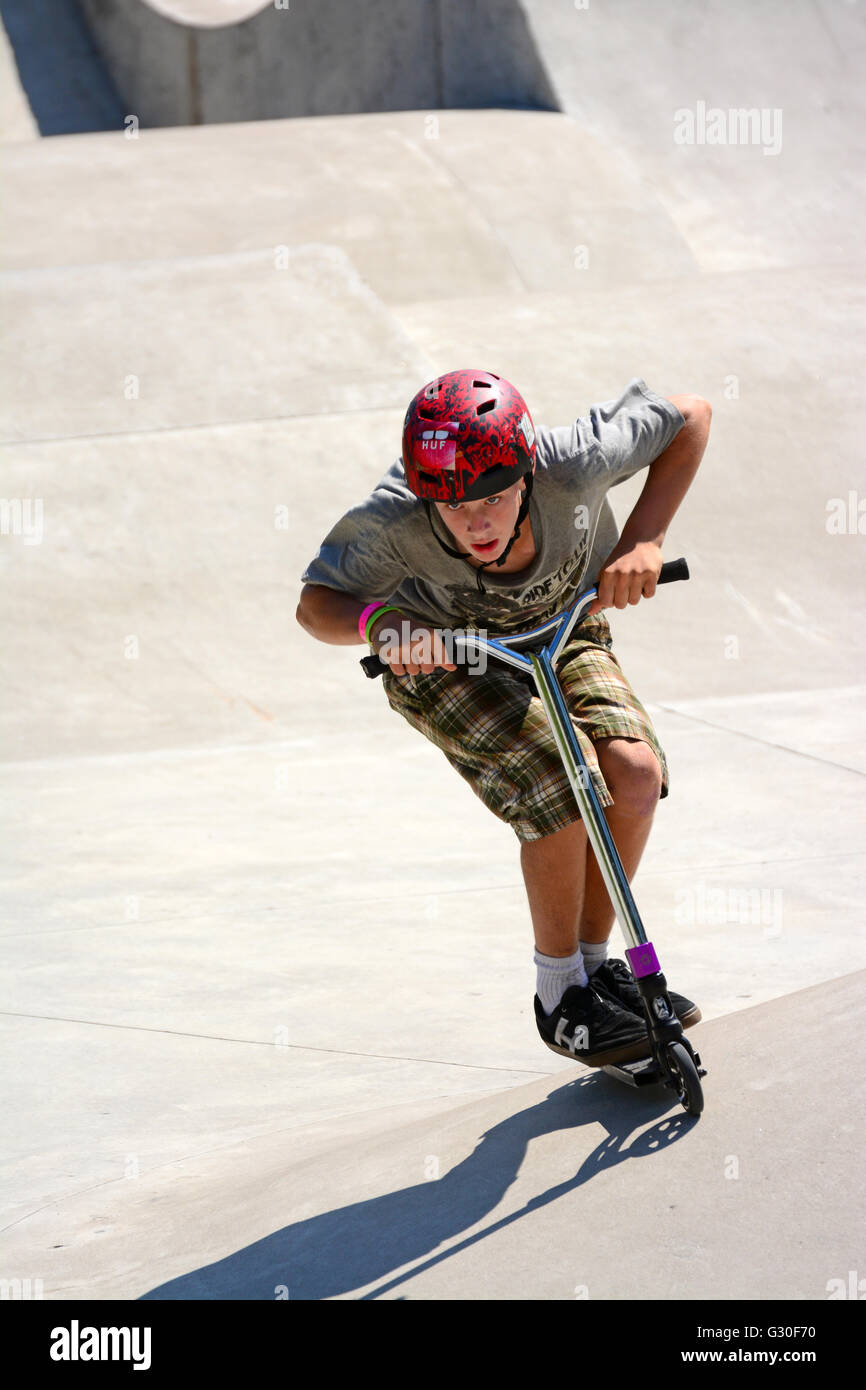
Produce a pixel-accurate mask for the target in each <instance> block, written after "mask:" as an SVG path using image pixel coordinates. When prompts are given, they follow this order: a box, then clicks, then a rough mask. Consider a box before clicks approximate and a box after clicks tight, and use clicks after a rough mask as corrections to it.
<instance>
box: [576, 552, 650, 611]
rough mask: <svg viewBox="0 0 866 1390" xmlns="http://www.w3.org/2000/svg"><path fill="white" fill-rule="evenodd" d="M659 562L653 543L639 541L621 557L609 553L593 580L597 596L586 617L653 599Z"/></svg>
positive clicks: (620, 555) (614, 553)
mask: <svg viewBox="0 0 866 1390" xmlns="http://www.w3.org/2000/svg"><path fill="white" fill-rule="evenodd" d="M662 563H663V560H662V552H661V550H660V548H659V547H658V546H657V545H654V544H653V542H652V541H641V542H640V543H639V544H638V545H635V546H632V547H631V548H630V549H629V550H627V551H626V552H625V553H624V554H618V553H617V551H616V550H615V549H614V550H612V551H611V553H610V555H609V556H608V557H607V559H606V560H605V562H604V564H603V565H602V567H601V569H600V571H599V574H598V578H597V579H596V581H595V582H596V587H597V589H598V597H597V598H595V599H593V601H592V605H591V606H590V608H589V610H588V614H587V616H588V615H589V613H598V612H599V611H600V610H601V609H602V608H625V606H626V604H627V603H638V602H639V601H640V599H641V598H652V596H653V594H654V593H655V591H656V582H657V580H658V577H659V575H660V573H661V568H662Z"/></svg>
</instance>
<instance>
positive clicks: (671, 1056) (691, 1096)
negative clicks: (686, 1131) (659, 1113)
mask: <svg viewBox="0 0 866 1390" xmlns="http://www.w3.org/2000/svg"><path fill="white" fill-rule="evenodd" d="M667 1059H668V1062H669V1063H670V1066H671V1068H672V1069H673V1071H674V1073H675V1074H676V1078H677V1092H678V1094H679V1098H680V1104H681V1105H682V1107H683V1109H684V1110H685V1112H686V1114H687V1115H700V1113H701V1111H702V1110H703V1108H704V1093H703V1090H702V1088H701V1078H700V1077H699V1076H698V1069H697V1067H696V1066H695V1064H694V1062H693V1061H692V1056H691V1053H690V1052H689V1050H688V1048H686V1047H684V1046H683V1044H682V1043H678V1042H675V1043H669V1044H668V1048H667Z"/></svg>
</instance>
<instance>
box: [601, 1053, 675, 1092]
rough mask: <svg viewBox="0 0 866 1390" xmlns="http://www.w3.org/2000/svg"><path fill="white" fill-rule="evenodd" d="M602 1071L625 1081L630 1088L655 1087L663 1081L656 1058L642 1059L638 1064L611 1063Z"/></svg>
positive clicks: (602, 1068)
mask: <svg viewBox="0 0 866 1390" xmlns="http://www.w3.org/2000/svg"><path fill="white" fill-rule="evenodd" d="M599 1070H600V1071H606V1072H607V1074H608V1076H615V1077H616V1079H617V1081H625V1082H626V1083H627V1084H628V1085H629V1086H653V1085H657V1084H658V1083H659V1082H660V1081H661V1080H662V1073H661V1069H660V1067H659V1065H658V1063H657V1062H656V1060H655V1058H654V1057H642V1058H640V1060H639V1061H637V1062H610V1063H608V1065H607V1066H606V1067H601V1068H600V1069H599Z"/></svg>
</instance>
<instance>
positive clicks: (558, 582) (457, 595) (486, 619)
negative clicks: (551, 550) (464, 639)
mask: <svg viewBox="0 0 866 1390" xmlns="http://www.w3.org/2000/svg"><path fill="white" fill-rule="evenodd" d="M586 551H587V545H586V539H585V538H584V539H583V540H582V541H581V542H580V545H579V546H578V549H577V550H576V551H575V552H574V554H573V555H570V556H569V557H568V559H567V560H566V561H565V562H564V563H563V564H561V565H560V566H559V568H558V569H556V570H554V571H553V573H552V574H548V575H546V576H545V578H544V579H541V580H536V581H535V582H534V583H532V584H527V585H526V587H525V588H524V589H516V590H514V591H513V592H512V593H502V592H500V591H499V590H495V591H494V592H491V591H490V590H487V591H486V592H485V593H481V591H480V590H479V589H478V587H477V583H476V582H475V581H473V583H472V584H466V585H461V584H449V585H448V593H449V597H450V599H451V601H452V603H453V606H454V612H455V613H457V614H458V615H459V618H460V622H461V624H463V625H464V626H467V625H471V626H485V627H489V628H490V630H491V632H492V633H494V635H495V632H496V630H497V626H498V630H499V631H504V630H505V626H507V629H508V630H509V631H512V632H522V631H528V630H529V629H530V628H533V627H537V626H538V624H539V623H541V622H543V621H544V620H545V618H550V617H552V616H553V615H554V614H556V613H560V612H561V611H562V609H563V608H566V607H567V606H568V604H569V602H570V601H571V599H572V598H573V597H574V596H576V593H577V590H578V584H579V583H580V580H581V577H582V573H583V568H584V565H585V564H586ZM503 577H505V576H503ZM482 583H483V579H482Z"/></svg>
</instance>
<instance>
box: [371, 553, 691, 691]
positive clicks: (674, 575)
mask: <svg viewBox="0 0 866 1390" xmlns="http://www.w3.org/2000/svg"><path fill="white" fill-rule="evenodd" d="M688 577H689V567H688V564H687V562H686V561H685V560H684V559H683V558H682V556H681V557H680V559H679V560H666V561H665V563H664V564H663V565H662V567H661V570H660V572H659V577H658V579H657V580H656V584H673V582H674V581H675V580H676V579H688ZM361 665H362V666H363V668H364V675H365V676H367V677H368V679H369V680H371V681H374V680H376V678H377V677H378V676H381V674H382V672H383V671H388V670H390V667H389V666H388V663H387V662H386V661H382V659H381V657H378V656H376V654H375V652H371V654H370V655H369V656H363V657H362V658H361Z"/></svg>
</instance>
